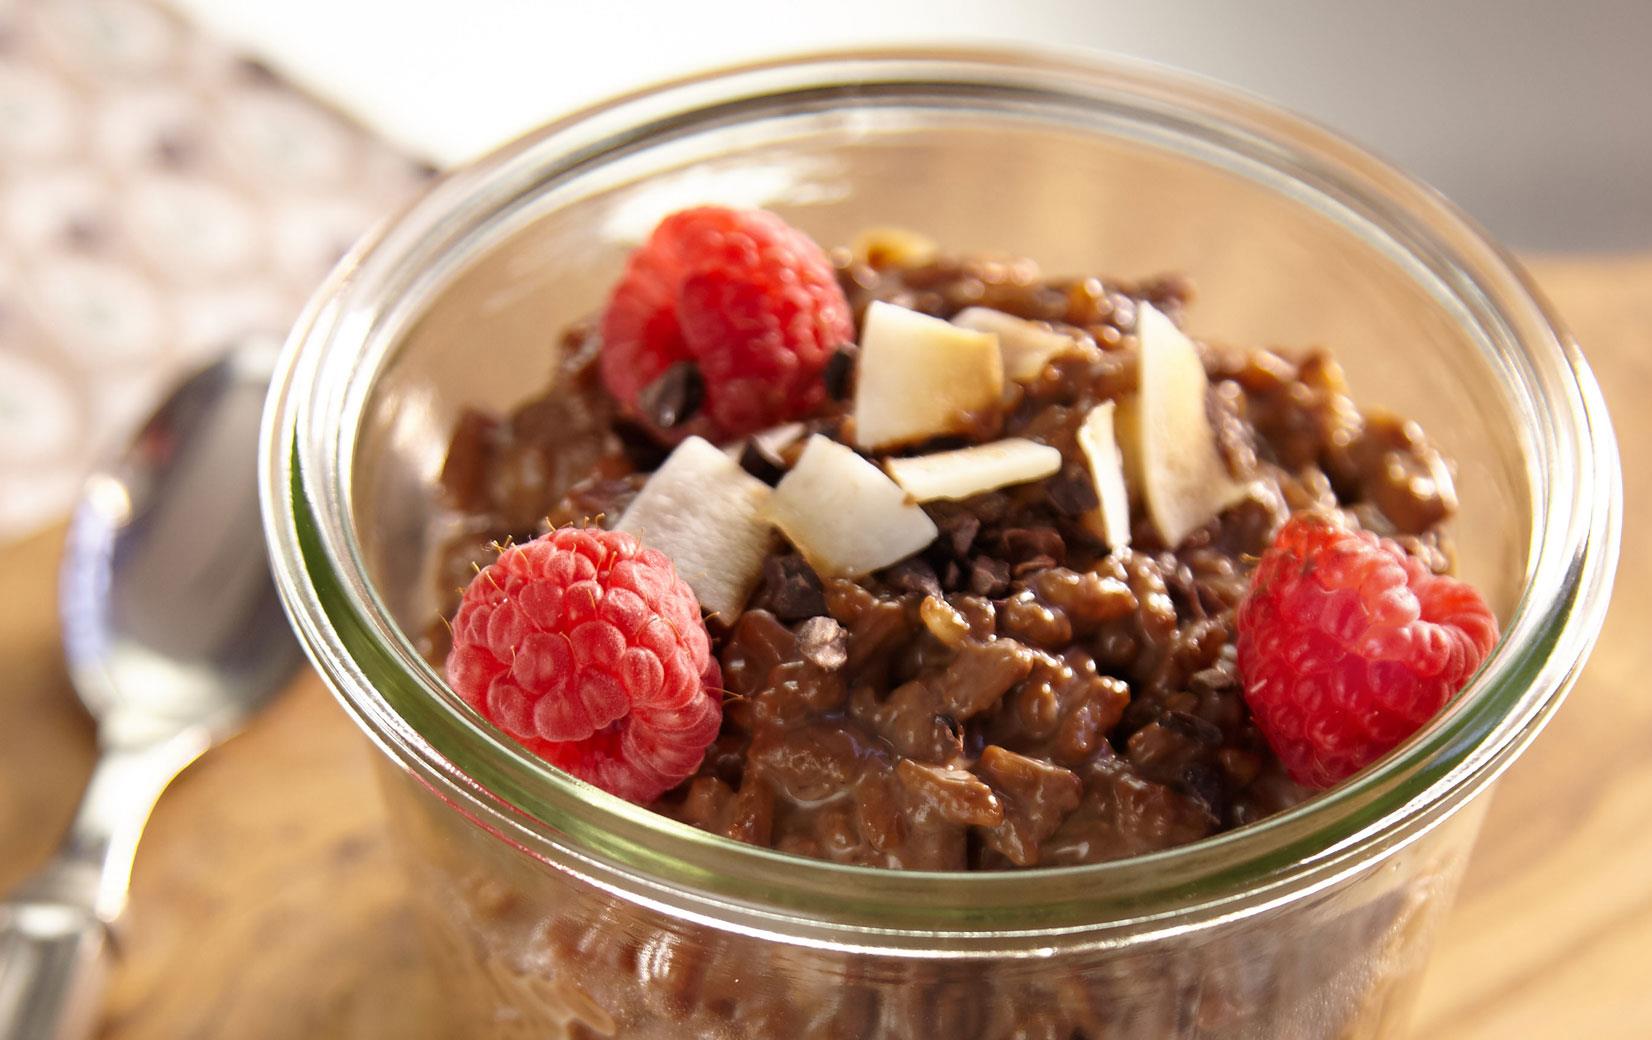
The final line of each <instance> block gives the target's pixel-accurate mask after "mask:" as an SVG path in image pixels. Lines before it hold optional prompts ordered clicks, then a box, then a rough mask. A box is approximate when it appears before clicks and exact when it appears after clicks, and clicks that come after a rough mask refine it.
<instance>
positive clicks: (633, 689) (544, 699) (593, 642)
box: [447, 528, 723, 803]
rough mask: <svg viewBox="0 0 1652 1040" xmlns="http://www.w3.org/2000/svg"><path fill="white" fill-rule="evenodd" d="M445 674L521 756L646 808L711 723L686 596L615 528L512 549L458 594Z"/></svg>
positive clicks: (678, 774) (653, 554) (663, 561)
mask: <svg viewBox="0 0 1652 1040" xmlns="http://www.w3.org/2000/svg"><path fill="white" fill-rule="evenodd" d="M447 680H448V683H449V684H450V685H452V687H453V689H454V690H455V691H456V692H457V693H458V694H459V696H460V697H462V698H463V699H464V700H465V702H466V703H467V704H469V705H471V706H472V707H473V708H475V709H476V710H477V711H479V712H481V713H482V715H483V716H484V717H486V718H487V719H488V720H489V721H490V722H492V723H493V724H494V725H496V726H498V727H499V728H500V729H502V730H504V731H505V732H506V733H508V734H510V735H511V736H512V737H513V738H515V739H516V740H517V741H518V742H520V743H521V744H522V745H524V746H525V747H527V748H528V749H529V750H531V751H533V752H534V753H536V754H538V755H539V756H540V757H542V758H544V759H545V760H546V761H548V762H550V763H552V764H553V765H556V766H560V767H561V768H563V769H565V770H567V771H568V772H570V773H572V774H574V775H575V776H577V777H579V778H580V779H582V780H585V781H587V782H589V783H592V784H595V785H596V786H598V787H601V788H603V789H604V790H606V791H609V792H610V793H612V794H616V795H618V796H620V797H621V798H627V799H630V800H631V801H634V802H642V803H646V802H649V801H652V800H653V799H655V798H657V797H659V796H660V794H661V793H663V792H665V791H667V790H669V789H670V788H672V787H674V786H675V785H676V784H678V783H680V782H681V781H682V780H683V779H685V778H686V777H688V776H690V775H691V774H692V773H693V772H694V771H695V770H696V769H698V768H699V766H700V760H701V758H702V756H703V755H704V752H705V749H706V746H707V745H709V744H710V743H711V741H712V740H713V739H714V738H715V737H716V735H717V730H718V728H719V726H720V725H721V724H722V714H723V713H722V695H721V692H720V689H721V683H722V680H721V673H720V670H719V668H718V666H717V662H716V660H715V659H713V658H712V656H711V643H710V639H709V637H708V635H707V634H706V628H705V623H704V622H703V621H702V620H701V618H700V605H699V602H698V601H697V600H696V599H695V597H694V593H693V591H692V590H690V589H689V587H688V586H687V585H686V584H684V583H683V581H682V580H681V579H680V578H678V576H677V572H676V569H675V568H674V567H673V566H672V563H671V561H670V560H668V559H667V558H666V557H665V556H664V555H663V554H661V553H659V552H657V551H655V550H653V549H647V548H644V547H643V546H641V545H640V544H639V543H638V542H637V540H636V539H635V538H632V537H631V536H630V535H628V534H623V533H620V532H618V531H603V530H598V529H595V528H562V529H560V530H556V531H552V532H550V533H549V534H546V535H544V536H542V537H540V538H536V539H534V540H533V541H531V542H527V543H525V544H522V545H516V546H511V547H509V548H506V549H505V550H504V551H503V552H501V553H500V554H499V558H498V559H497V560H495V561H494V562H493V563H491V564H489V565H488V566H487V567H485V568H483V569H482V570H481V571H480V572H479V573H478V574H477V575H476V577H475V578H474V579H473V580H472V581H471V583H470V586H469V588H467V589H466V590H465V594H464V599H463V600H462V601H461V603H460V606H459V611H458V614H457V615H455V617H454V619H453V650H452V652H451V653H450V654H449V656H448V659H447Z"/></svg>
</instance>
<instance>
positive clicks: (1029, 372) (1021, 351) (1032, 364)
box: [952, 307, 1093, 383]
mask: <svg viewBox="0 0 1652 1040" xmlns="http://www.w3.org/2000/svg"><path fill="white" fill-rule="evenodd" d="M952 324H954V325H957V326H959V327H960V328H965V329H972V330H974V331H976V332H990V333H992V334H993V335H994V336H997V337H998V352H999V355H1000V356H1001V357H1002V358H1003V361H1004V375H1006V376H1007V377H1009V378H1010V379H1012V380H1014V381H1015V382H1017V383H1030V382H1032V381H1033V380H1035V379H1037V378H1038V377H1039V376H1040V375H1041V374H1042V373H1043V371H1044V369H1045V368H1046V367H1047V366H1048V365H1049V363H1050V362H1051V361H1054V360H1055V359H1056V358H1058V357H1064V356H1066V355H1069V354H1079V353H1083V352H1084V351H1085V345H1084V344H1082V343H1080V342H1079V341H1078V340H1076V339H1074V338H1073V337H1071V336H1066V335H1063V334H1061V333H1059V332H1056V331H1055V330H1054V329H1047V328H1045V327H1044V326H1042V325H1040V324H1038V323H1037V322H1032V321H1028V320H1027V319H1025V318H1018V317H1016V316H1015V315H1013V314H1005V313H1004V312H1003V311H995V310H993V309H992V308H991V307H966V308H964V309H963V310H961V311H959V312H958V313H957V314H955V315H953V317H952ZM1091 349H1093V348H1091Z"/></svg>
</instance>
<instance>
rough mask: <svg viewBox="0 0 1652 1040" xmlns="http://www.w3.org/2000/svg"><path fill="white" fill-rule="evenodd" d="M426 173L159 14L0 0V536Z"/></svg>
mask: <svg viewBox="0 0 1652 1040" xmlns="http://www.w3.org/2000/svg"><path fill="white" fill-rule="evenodd" d="M430 172H431V171H430V170H429V168H428V167H424V166H421V165H420V164H418V163H415V162H413V161H412V160H410V159H408V158H406V157H405V156H403V155H401V154H400V153H398V152H397V151H396V150H394V149H392V148H391V147H390V146H388V145H386V144H384V143H382V142H380V141H378V140H376V139H375V138H374V137H373V136H372V135H370V134H369V133H368V132H367V131H365V130H363V129H362V128H360V127H358V126H356V125H354V124H352V123H350V122H348V121H347V120H345V119H344V118H342V117H341V116H339V115H337V114H335V113H333V112H332V111H329V110H328V109H327V108H325V107H324V106H322V105H320V104H318V103H316V102H315V101H312V100H310V99H308V98H307V97H305V96H303V95H301V94H299V93H298V92H296V91H294V90H293V89H291V88H289V87H288V86H286V85H284V84H283V83H282V82H280V81H279V80H277V79H276V78H275V77H274V76H272V75H271V74H270V73H269V72H268V71H267V70H266V69H265V68H264V67H263V66H261V65H258V64H257V63H255V62H251V61H247V60H244V59H241V58H238V57H237V56H236V55H235V54H234V53H232V52H230V51H229V50H228V49H227V48H225V47H223V46H221V45H218V44H216V43H215V42H214V41H213V40H211V39H208V38H206V37H204V36H203V35H202V34H201V33H199V32H197V31H195V30H193V29H192V28H191V27H190V26H188V25H186V24H184V23H183V22H181V21H180V20H179V19H178V18H177V17H176V16H174V15H173V14H171V13H170V12H168V11H165V10H163V9H162V8H160V7H158V6H156V5H155V4H153V3H150V2H147V0H0V541H4V540H8V539H11V538H16V537H21V536H22V535H24V534H26V533H28V532H29V531H31V530H34V529H37V528H38V527H40V526H42V525H45V524H47V523H50V522H52V521H53V520H55V519H57V518H58V517H60V516H61V515H62V514H63V513H64V511H65V510H66V508H67V506H68V505H69V503H70V502H71V501H72V499H73V496H74V494H75V491H76V489H77V488H78V486H79V482H80V480H81V478H82V477H83V476H84V474H85V472H86V470H87V469H88V467H89V466H90V465H91V464H92V463H93V461H94V460H95V459H97V458H98V456H99V454H100V453H101V452H104V451H107V450H108V449H109V448H110V447H112V445H113V442H116V441H118V440H120V439H121V438H123V437H124V436H125V435H126V433H127V432H128V431H129V430H130V429H131V427H132V425H133V424H134V423H136V422H137V421H139V420H140V419H141V417H142V416H143V414H144V413H146V412H147V411H148V410H149V409H150V408H151V407H153V405H154V404H155V402H156V399H157V397H158V396H159V395H160V394H161V393H162V392H164V390H165V389H166V388H167V387H168V386H169V385H171V384H172V383H173V382H174V381H175V380H176V379H178V378H179V377H180V376H181V375H182V374H184V373H185V372H187V371H188V370H190V369H191V368H193V367H195V366H197V365H199V364H201V363H204V362H205V361H206V360H208V359H209V358H210V357H211V356H212V355H213V354H214V353H215V352H217V351H219V350H222V349H223V348H224V347H226V346H228V345H229V344H230V343H232V342H233V341H235V340H236V339H237V338H238V337H241V336H243V335H246V334H248V333H255V332H273V333H276V334H280V333H283V332H284V331H285V330H286V328H287V326H288V325H289V324H290V323H291V321H292V319H293V318H294V317H295V316H296V314H297V312H298V309H299V307H300V306H301V305H302V304H303V301H304V299H305V297H306V296H307V295H308V294H309V292H310V291H311V289H312V288H313V287H314V286H315V285H316V283H317V282H318V281H319V280H320V279H321V277H322V276H323V275H324V274H325V273H326V271H327V269H328V268H329V267H330V266H331V265H332V264H333V262H334V261H335V260H336V259H337V258H338V256H339V255H340V253H341V252H342V251H343V250H344V249H345V248H346V247H347V246H348V245H349V243H350V242H351V241H352V240H353V239H354V238H355V237H356V236H357V235H358V234H360V233H361V232H362V231H364V230H365V229H366V228H367V227H368V226H369V225H370V224H371V223H373V222H374V221H375V220H376V219H378V218H379V217H380V216H382V215H383V214H385V213H386V212H387V211H388V210H389V209H390V208H391V207H393V206H395V205H396V204H397V203H399V202H400V201H402V200H403V199H405V198H406V197H407V196H408V195H409V194H410V193H411V191H412V190H413V189H414V188H415V187H416V186H417V185H418V184H419V183H421V182H422V181H423V180H424V179H425V178H426V177H427V176H428V175H429V173H430Z"/></svg>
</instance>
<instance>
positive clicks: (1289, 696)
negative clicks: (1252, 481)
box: [1238, 514, 1497, 787]
mask: <svg viewBox="0 0 1652 1040" xmlns="http://www.w3.org/2000/svg"><path fill="white" fill-rule="evenodd" d="M1238 628H1239V670H1240V673H1241V674H1242V675H1243V676H1244V677H1245V700H1246V701H1247V702H1248V703H1249V704H1250V710H1251V714H1252V716H1253V717H1254V718H1255V719H1256V724H1257V726H1258V727H1259V728H1260V729H1261V731H1262V735H1263V736H1264V737H1266V738H1267V741H1268V744H1269V745H1270V746H1272V748H1273V750H1274V753H1275V754H1277V755H1278V756H1279V760H1280V761H1281V762H1282V763H1283V764H1284V766H1285V769H1286V770H1287V771H1288V772H1289V773H1290V774H1291V776H1292V777H1294V778H1295V779H1296V780H1297V781H1298V782H1300V783H1303V784H1307V785H1309V786H1312V787H1329V786H1331V785H1332V784H1334V783H1337V782H1338V781H1340V780H1343V779H1345V778H1346V777H1348V776H1350V775H1352V774H1354V773H1356V772H1358V771H1359V770H1361V769H1364V768H1365V767H1366V766H1368V765H1370V764H1371V763H1372V762H1374V761H1376V760H1377V759H1378V758H1381V757H1382V756H1383V755H1384V754H1386V753H1387V752H1388V751H1389V750H1391V749H1392V748H1393V747H1394V746H1395V745H1397V744H1398V743H1400V741H1402V740H1404V739H1405V738H1406V737H1409V736H1410V735H1411V734H1413V733H1415V732H1416V731H1417V730H1418V729H1419V728H1421V727H1422V725H1423V723H1425V722H1427V721H1428V720H1429V719H1430V718H1432V717H1433V715H1434V713H1435V712H1437V711H1439V710H1440V708H1441V707H1443V706H1444V705H1445V703H1446V702H1447V701H1449V700H1450V699H1451V698H1452V696H1453V695H1454V694H1456V692H1457V691H1458V690H1460V689H1462V688H1463V684H1464V683H1466V682H1468V679H1469V676H1471V675H1473V674H1474V670H1475V669H1476V668H1479V667H1480V662H1481V661H1484V660H1485V658H1486V654H1488V653H1490V652H1491V647H1492V644H1493V643H1495V642H1497V618H1496V617H1494V616H1493V615H1492V612H1491V608H1489V607H1487V606H1486V603H1485V600H1483V599H1481V598H1480V594H1479V593H1478V592H1476V591H1475V590H1474V589H1473V588H1472V587H1471V586H1469V585H1466V584H1464V583H1463V582H1461V581H1458V580H1456V579H1455V578H1447V577H1442V576H1440V575H1437V574H1434V573H1432V572H1431V571H1429V570H1428V568H1427V567H1425V566H1423V564H1422V563H1421V562H1420V561H1419V560H1417V559H1416V558H1414V557H1412V556H1410V555H1408V554H1407V553H1406V551H1405V550H1404V549H1402V548H1401V547H1400V546H1399V544H1398V543H1396V542H1394V541H1393V540H1392V539H1388V538H1378V537H1377V536H1376V535H1374V534H1372V533H1370V532H1369V531H1359V530H1351V529H1349V528H1347V527H1345V526H1343V525H1342V524H1340V523H1338V522H1337V521H1335V520H1332V519H1330V518H1329V517H1325V516H1320V515H1314V514H1301V515H1298V516H1294V517H1292V518H1291V519H1290V520H1289V521H1288V522H1287V523H1286V524H1285V526H1284V528H1283V529H1281V530H1280V532H1279V535H1278V537H1276V538H1275V539H1274V543H1273V545H1272V547H1270V548H1269V549H1268V551H1267V552H1266V553H1264V554H1263V555H1262V559H1261V562H1260V563H1259V564H1258V565H1257V568H1256V573H1255V575H1254V576H1253V577H1252V579H1251V587H1250V595H1249V596H1248V597H1247V598H1246V599H1245V602H1244V603H1243V605H1242V606H1241V607H1240V608H1239V618H1238Z"/></svg>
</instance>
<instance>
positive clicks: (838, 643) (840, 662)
mask: <svg viewBox="0 0 1652 1040" xmlns="http://www.w3.org/2000/svg"><path fill="white" fill-rule="evenodd" d="M797 652H798V653H799V654H802V655H803V659H804V660H805V661H808V662H809V663H810V664H812V665H814V666H815V667H816V668H821V669H824V670H826V671H829V672H830V671H836V670H837V669H839V668H842V667H843V666H844V664H846V663H847V662H848V660H849V634H848V633H847V632H845V631H844V630H843V626H842V625H840V624H838V623H837V621H836V619H834V618H829V617H812V618H810V619H809V620H807V621H805V622H803V624H802V625H801V626H799V627H798V630H797Z"/></svg>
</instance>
